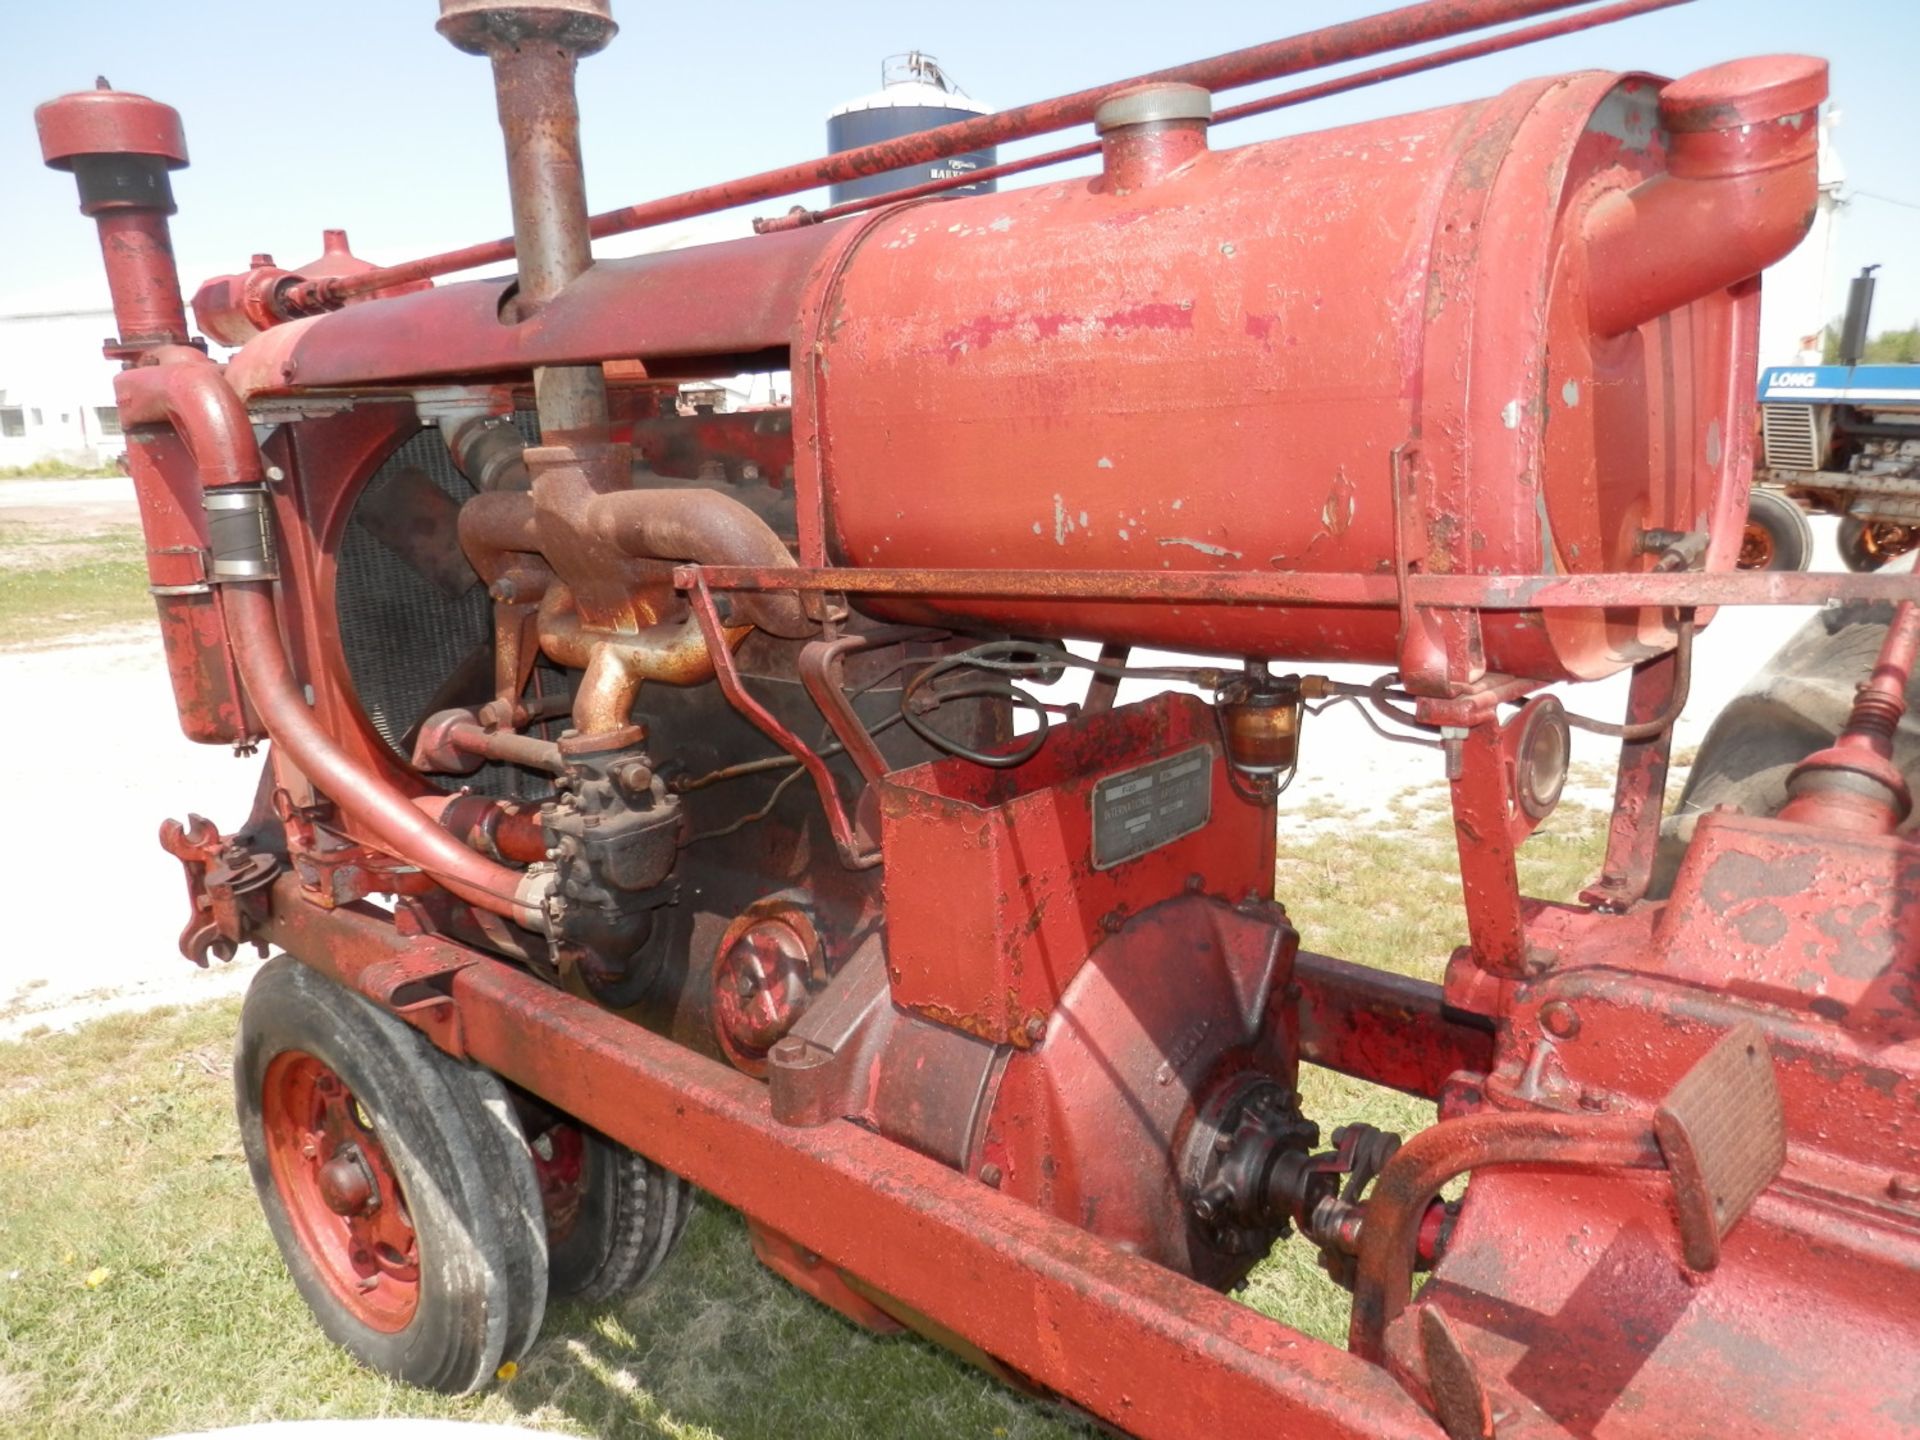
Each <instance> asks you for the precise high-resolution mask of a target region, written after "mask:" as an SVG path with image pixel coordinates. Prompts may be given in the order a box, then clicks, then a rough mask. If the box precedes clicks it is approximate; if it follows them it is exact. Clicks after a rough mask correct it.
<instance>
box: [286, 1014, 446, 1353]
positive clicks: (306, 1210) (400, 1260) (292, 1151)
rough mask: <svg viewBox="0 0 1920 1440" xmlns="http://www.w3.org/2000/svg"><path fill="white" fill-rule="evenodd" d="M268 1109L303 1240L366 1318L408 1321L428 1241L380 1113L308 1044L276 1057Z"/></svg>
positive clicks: (373, 1322) (385, 1324) (391, 1324)
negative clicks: (376, 1117)
mask: <svg viewBox="0 0 1920 1440" xmlns="http://www.w3.org/2000/svg"><path fill="white" fill-rule="evenodd" d="M260 1109H261V1122H262V1130H263V1132H264V1135H265V1138H266V1144H267V1160H268V1163H269V1165H270V1167H271V1168H272V1171H273V1179H274V1184H275V1186H276V1188H277V1189H278V1191H279V1193H280V1198H281V1201H282V1203H283V1204H284V1205H285V1206H286V1211H287V1219H288V1221H289V1223H290V1224H291V1225H292V1227H293V1231H294V1234H295V1236H296V1238H297V1239H298V1240H299V1243H300V1246H301V1248H302V1249H303V1250H304V1251H305V1252H306V1254H307V1256H308V1257H309V1258H310V1259H311V1260H312V1261H313V1263H314V1266H315V1268H316V1269H318V1271H319V1272H320V1274H321V1276H322V1277H323V1278H324V1279H325V1281H326V1283H327V1285H328V1287H329V1288H330V1289H332V1290H333V1292H334V1294H335V1295H336V1296H338V1297H339V1299H340V1301H341V1302H342V1303H343V1304H344V1305H345V1306H346V1307H347V1309H348V1310H349V1311H351V1312H352V1314H353V1315H354V1317H355V1318H356V1319H358V1320H359V1321H360V1322H361V1323H363V1324H365V1325H367V1326H368V1327H369V1328H371V1329H374V1330H383V1331H388V1332H392V1331H396V1330H402V1329H405V1328H406V1326H407V1324H408V1322H409V1321H411V1320H412V1319H413V1315H414V1312H415V1311H416V1310H417V1309H418V1308H419V1304H420V1247H419V1241H418V1239H417V1238H416V1237H415V1235H414V1232H413V1220H412V1217H411V1214H410V1213H409V1211H408V1209H407V1203H406V1197H405V1195H404V1194H402V1192H401V1189H400V1180H399V1176H398V1175H397V1174H396V1172H395V1170H394V1167H393V1162H392V1160H391V1158H390V1157H389V1156H388V1155H387V1151H386V1147H385V1146H384V1145H382V1144H381V1143H380V1137H379V1135H378V1133H377V1131H376V1128H375V1125H374V1123H373V1116H372V1115H370V1114H369V1113H368V1111H367V1110H366V1108H365V1107H364V1106H362V1105H361V1103H360V1102H359V1101H358V1100H357V1099H356V1098H355V1097H354V1094H353V1092H352V1091H351V1090H350V1089H349V1088H348V1087H347V1085H346V1083H345V1081H343V1080H342V1079H341V1078H340V1076H339V1075H337V1074H335V1073H334V1071H333V1070H332V1068H331V1067H329V1066H328V1065H327V1064H326V1062H325V1061H323V1060H321V1059H319V1058H318V1057H316V1056H313V1055H310V1054H307V1053H306V1052H305V1051H300V1050H289V1051H284V1052H282V1053H281V1054H279V1055H276V1056H275V1057H274V1059H273V1062H272V1063H271V1064H270V1065H268V1067H267V1073H266V1075H265V1076H264V1077H263V1078H262V1080H261V1106H260Z"/></svg>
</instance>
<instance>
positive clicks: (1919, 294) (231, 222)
mask: <svg viewBox="0 0 1920 1440" xmlns="http://www.w3.org/2000/svg"><path fill="white" fill-rule="evenodd" d="M8 8H9V10H10V11H11V12H12V13H10V14H9V15H8V17H7V31H8V34H7V43H6V44H5V46H4V47H0V96H5V97H7V99H8V102H9V106H10V109H9V111H8V113H9V114H11V116H12V118H11V119H10V120H8V121H6V122H5V123H4V124H0V194H4V195H5V196H6V197H7V203H6V213H7V220H8V224H7V232H6V239H5V241H4V244H3V245H0V253H4V254H5V256H6V260H7V264H6V266H5V270H4V272H3V273H0V309H5V310H18V309H24V308H40V307H42V306H56V305H58V306H66V305H75V304H81V303H86V302H87V301H88V300H90V299H93V298H96V297H97V298H100V299H103V298H104V287H103V286H102V285H101V283H100V281H99V278H98V276H99V266H98V259H97V254H96V252H95V251H94V249H93V246H92V241H91V236H90V234H89V230H90V227H89V226H87V225H86V223H85V222H84V221H83V220H82V219H81V218H80V216H79V215H78V213H77V212H76V210H75V208H74V192H73V186H72V182H71V180H70V179H69V178H68V177H66V176H64V175H56V174H54V173H52V172H50V171H46V170H44V169H42V168H41V166H40V163H39V154H38V150H37V147H36V144H35V140H34V134H33V125H32V118H31V114H30V111H31V107H32V105H33V104H34V103H36V102H37V101H39V100H42V99H45V98H48V97H50V96H53V95H55V94H58V93H60V92H62V91H65V90H71V89H76V88H84V87H86V86H88V85H91V83H92V81H93V77H94V76H95V75H96V74H105V75H107V76H108V77H110V78H111V79H112V81H113V82H114V83H115V84H116V85H118V86H120V87H122V88H125V89H132V90H139V91H142V92H145V93H147V94H150V95H153V96H155V97H156V98H159V99H163V100H166V101H167V102H169V103H170V104H173V105H175V106H176V107H178V108H179V109H180V111H181V112H182V114H183V116H184V119H185V123H186V129H187V138H188V146H189V149H190V151H191V153H192V158H193V166H192V168H191V169H189V170H187V171H185V172H184V173H182V174H180V175H177V176H176V177H175V191H176V195H177V197H178V199H179V203H180V214H179V215H178V216H177V217H176V218H175V222H174V224H175V231H174V233H175V241H176V249H177V250H178V252H179V254H180V256H181V260H182V268H183V270H184V271H185V277H184V278H185V280H186V283H187V288H188V290H189V292H191V290H192V288H193V286H194V285H195V284H197V283H198V281H199V280H200V279H203V278H205V276H206V275H208V274H212V273H214V272H215V271H217V270H225V269H235V268H239V267H241V266H243V265H244V264H245V262H246V260H247V257H248V255H249V254H250V253H252V252H253V251H256V250H265V251H269V252H271V253H272V254H274V255H275V256H276V257H277V258H278V259H280V260H281V261H282V262H285V263H295V262H298V261H300V260H303V259H307V258H310V257H311V256H312V255H314V254H316V253H317V252H318V249H319V232H320V230H321V229H322V228H323V227H325V226H330V225H338V226H345V227H346V228H347V230H348V231H349V233H350V234H351V236H352V240H353V245H354V249H355V250H356V252H358V253H360V254H362V255H365V256H368V257H370V258H373V259H376V260H383V261H392V260H399V259H404V258H407V257H408V256H410V255H413V254H416V253H421V252H424V251H428V250H436V249H442V248H447V247H450V246H453V245H457V244H463V243H466V242H468V241H472V240H478V239H484V238H491V237H493V236H496V235H500V234H503V233H505V232H506V230H507V229H508V228H509V226H508V219H507V207H506V191H505V182H504V179H503V172H502V162H501V151H500V140H499V133H498V130H497V128H496V126H495V122H494V115H493V98H492V90H491V82H490V80H489V77H488V73H487V67H486V64H485V62H483V61H480V60H477V59H475V58H473V57H471V56H466V55H462V54H460V53H458V52H457V51H455V50H454V49H453V47H452V46H450V45H448V44H447V43H446V42H445V41H444V40H441V39H440V38H439V37H438V36H437V35H435V34H434V32H433V18H434V16H435V14H436V13H437V10H436V7H435V5H434V4H433V3H432V0H332V3H329V4H326V5H311V4H303V5H292V4H286V3H264V0H191V3H188V0H176V3H173V4H168V5H154V4H152V3H151V0H63V3H52V4H42V3H31V4H29V3H26V0H16V4H14V5H10V6H9V7H8ZM1383 8H1386V5H1385V3H1384V0H1323V3H1316V4H1311V5H1307V4H1272V3H1269V4H1255V3H1244V0H1234V3H1228V0H1216V3H1207V0H1201V3H1193V4H1185V5H1173V4H1168V3H1166V0H1100V3H1097V4H1096V3H1081V0H1071V3H1069V0H1022V3H1014V0H967V3H964V4H961V3H951V0H941V3H924V4H907V3H898V0H895V3H884V0H815V3H801V0H793V3H772V0H734V3H731V4H724V3H723V4H718V5H702V6H665V5H660V4H652V3H650V4H644V5H643V4H639V3H635V0H627V3H624V4H623V3H622V0H615V5H614V11H615V15H616V17H617V18H619V19H621V20H622V22H623V25H624V28H623V30H622V32H621V34H620V35H619V36H618V37H617V38H616V39H615V40H614V41H613V43H612V45H611V46H610V47H609V48H608V49H607V50H606V51H604V52H603V53H602V54H600V55H598V56H595V57H593V58H591V59H589V60H587V61H585V62H584V63H583V64H582V66H581V72H580V92H581V107H582V112H583V116H584V137H585V149H586V159H587V174H588V198H589V201H590V203H591V204H592V205H593V207H594V208H595V209H606V208H611V207H613V206H615V205H620V204H624V203H628V202H631V201H634V200H640V199H646V198H649V197H652V196H655V195H661V194H667V193H671V192H674V191H678V190H682V189H686V188H689V187H691V186H694V185H698V184H701V183H704V182H707V181H711V180H718V179H722V178H726V177H728V176H732V175H736V174H744V173H748V172H751V171H754V170H759V169H764V168H767V167H769V166H772V165H777V164H781V163H784V162H787V161H792V160H799V159H805V158H807V157H808V156H810V155H814V154H818V153H820V151H821V150H822V149H823V148H824V118H823V117H824V115H825V113H826V111H827V110H828V109H829V108H830V107H831V106H832V105H834V104H836V103H837V102H839V101H841V100H843V99H846V98H849V97H851V96H854V95H857V94H860V93H863V92H865V91H867V90H870V89H873V88H874V86H875V85H876V83H877V77H878V70H879V60H880V57H881V56H883V55H885V54H888V53H891V52H895V51H900V50H905V49H908V48H911V47H917V48H920V49H922V50H926V51H929V52H931V53H932V54H934V55H937V56H938V57H939V58H940V60H941V62H942V64H943V65H944V66H945V67H946V68H947V70H948V71H949V72H950V73H951V74H953V75H954V76H955V77H957V78H958V79H959V80H960V81H961V83H963V84H964V85H965V86H966V87H967V89H968V90H970V91H971V92H972V93H974V94H975V95H977V96H979V97H981V98H982V99H984V100H986V101H988V102H990V103H992V104H994V105H997V106H1007V105H1013V104H1018V103H1021V102H1023V101H1027V100H1033V99H1039V98H1042V97H1044V96H1047V95H1052V94H1057V93H1060V92H1063V91H1067V90H1073V89H1078V88H1080V87H1082V86H1086V85H1091V84H1096V83H1099V82H1102V81H1107V80H1114V79H1119V78H1122V77H1125V76H1129V75H1133V74H1137V73H1140V72H1142V71H1145V70H1150V69H1154V68H1156V67H1159V66H1164V65H1167V64H1170V63H1174V62H1177V61H1180V60H1187V59H1195V58H1198V57H1201V56H1206V55H1212V54H1216V53H1218V52H1220V51H1223V50H1228V49H1233V48H1235V47H1238V46H1242V45H1248V44H1253V43H1256V42H1259V41H1263V40H1270V39H1273V38H1275V37H1277V36H1280V35H1284V34H1288V33H1292V32H1296V31H1299V30H1302V29H1306V28H1309V27H1311V26H1313V25H1318V24H1325V23H1329V22H1332V21H1335V20H1341V19H1347V18H1351V17H1353V16H1356V15H1362V14H1367V13H1371V12H1373V11H1375V10H1378V9H1383ZM1772 51H1802V52H1807V53H1812V54H1818V55H1824V56H1826V57H1827V58H1828V59H1829V60H1830V61H1831V62H1832V65H1833V91H1834V97H1835V103H1836V105H1837V106H1838V107H1839V109H1840V110H1841V112H1842V116H1843V119H1842V123H1841V126H1840V129H1839V131H1838V141H1839V148H1840V154H1841V157H1842V160H1843V162H1844V164H1845V168H1846V171H1847V176H1848V180H1849V184H1850V187H1851V188H1852V190H1853V191H1854V192H1855V194H1856V198H1855V199H1853V201H1852V202H1851V203H1850V205H1849V206H1848V208H1847V210H1846V212H1845V213H1844V216H1843V218H1842V220H1841V223H1840V230H1839V241H1838V245H1837V246H1836V257H1835V271H1836V276H1835V289H1834V294H1835V296H1836V297H1838V296H1840V295H1842V294H1843V293H1844V289H1843V286H1842V285H1841V283H1840V281H1841V279H1842V277H1844V276H1846V275H1848V274H1851V273H1852V272H1853V271H1854V270H1856V269H1858V267H1859V266H1860V265H1861V264H1863V263H1866V262H1879V263H1881V264H1883V265H1884V266H1885V267H1886V269H1885V270H1884V271H1883V272H1882V283H1881V287H1880V298H1879V304H1878V309H1877V313H1876V317H1875V318H1876V321H1877V322H1878V327H1885V326H1891V325H1896V324H1904V323H1907V322H1908V321H1909V320H1911V319H1917V318H1920V208H1906V207H1905V206H1902V205H1897V204H1893V203H1889V201H1888V200H1884V199H1877V198H1870V197H1871V196H1885V197H1891V199H1892V200H1895V201H1904V202H1906V203H1907V205H1909V206H1915V207H1920V166H1916V165H1915V164H1914V163H1913V156H1914V154H1915V147H1914V142H1913V132H1914V129H1915V126H1916V121H1915V116H1914V111H1913V94H1914V90H1915V75H1916V64H1917V62H1920V0H1825V3H1810V0H1697V3H1694V4H1691V5H1686V6H1682V7H1681V8H1679V9H1677V10H1668V11H1663V12H1659V13H1656V14H1653V15H1650V16H1644V17H1641V18H1639V19H1635V20H1632V21H1628V22H1626V23H1624V24H1621V25H1617V26H1613V27H1609V28H1606V29H1602V30H1598V31H1593V32H1588V33H1586V34H1582V35H1578V36H1573V37H1569V38H1567V39H1563V40H1559V41H1554V42H1550V43H1548V44H1545V45H1540V46H1533V47H1528V48H1526V49H1522V50H1519V51H1515V52H1510V53H1508V54H1504V55H1499V56H1494V57H1490V58H1488V59H1484V60H1479V61H1475V62H1471V63H1469V64H1467V65H1463V66H1458V67H1453V68H1451V69H1447V70H1443V71H1439V72H1436V73H1434V74H1431V75H1427V76H1420V77H1416V78H1414V79H1412V80H1407V81H1400V82H1396V83H1394V84H1392V85H1389V86H1385V87H1382V88H1379V89H1375V90H1369V91H1361V92H1358V93H1356V94H1354V95H1350V96H1343V97H1339V98H1336V99H1334V100H1330V101H1323V102H1320V103H1318V104H1315V105H1310V106H1305V107H1301V108H1299V109H1296V110H1292V111H1288V112H1285V113H1283V114H1281V115H1278V116H1272V117H1265V118H1263V119H1259V120H1254V121H1248V122H1245V123H1242V124H1240V125H1236V126H1234V127H1232V128H1231V129H1228V130H1224V131H1222V132H1221V134H1220V135H1219V136H1218V137H1217V140H1216V143H1217V144H1219V145H1238V144H1244V143H1247V142H1248V141H1252V140H1257V139H1263V138H1267V137H1269V136H1273V135H1278V134H1285V133H1291V132H1294V131H1299V130H1307V129H1318V128H1322V127H1325V126H1330V125H1337V124H1342V123H1347V122H1350V121H1354V120H1359V119H1366V118H1370V117H1373V116H1376V115H1380V114H1384V113H1389V112H1390V111H1404V110H1414V109H1421V108H1425V107H1427V106H1432V105H1438V104H1445V103H1448V102H1450V101H1456V100H1462V99H1468V98H1472V97H1475V96H1480V95H1485V94H1490V93H1492V92H1494V91H1497V90H1499V89H1501V88H1503V87H1504V86H1506V85H1507V84H1510V83H1512V82H1513V81H1516V80H1519V79H1522V78H1525V77H1527V76H1531V75H1538V74H1545V73H1551V72H1555V71H1564V70H1575V69H1590V68H1607V69H1642V70H1652V71H1657V72H1663V73H1666V74H1670V75H1677V74H1682V73H1685V72H1686V71H1688V70H1691V69H1695V68H1698V67H1700V66H1702V65H1706V64H1711V63H1713V62H1715V61H1718V60H1723V59H1728V58H1731V57H1733V56H1735V55H1743V54H1763V53H1767V52H1772ZM1259 88H1260V89H1265V88H1272V87H1259ZM1255 93H1259V90H1258V89H1254V90H1247V91H1240V92H1234V93H1233V94H1232V95H1230V96H1229V97H1228V99H1229V100H1231V99H1242V98H1246V97H1247V96H1249V95H1252V94H1255ZM1043 143H1050V144H1058V143H1060V142H1059V141H1057V140H1054V141H1051V142H1043ZM1034 148H1038V146H1036V145H1034V144H1027V145H1021V146H1014V147H1009V148H1008V149H1006V150H1005V151H1003V155H1002V158H1011V157H1012V156H1014V155H1017V154H1021V153H1025V152H1027V151H1030V150H1032V149H1034ZM1043 173H1047V172H1043ZM1050 173H1061V172H1050ZM786 203H788V202H784V201H783V202H777V203H775V204H773V205H770V206H766V207H761V208H762V209H763V210H768V211H777V210H779V209H782V208H784V207H785V205H786ZM618 248H619V247H618V246H617V244H613V243H610V244H609V245H607V246H605V247H603V253H613V252H614V251H616V250H617V249H618ZM1835 303H1836V306H1837V304H1838V299H1837V298H1836V302H1835ZM1878 327H1877V328H1878Z"/></svg>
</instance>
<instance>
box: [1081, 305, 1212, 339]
mask: <svg viewBox="0 0 1920 1440" xmlns="http://www.w3.org/2000/svg"><path fill="white" fill-rule="evenodd" d="M1100 324H1101V326H1102V327H1103V328H1105V329H1108V330H1114V331H1118V332H1120V333H1122V334H1125V333H1126V332H1127V331H1130V330H1191V329H1192V328H1193V302H1192V301H1186V302H1184V303H1182V304H1178V305H1176V304H1173V303H1171V302H1169V301H1165V300H1159V301H1153V302H1151V303H1149V304H1146V305H1136V306H1134V307H1133V308H1132V309H1131V310H1116V311H1114V312H1113V313H1112V314H1111V315H1102V316H1101V317H1100Z"/></svg>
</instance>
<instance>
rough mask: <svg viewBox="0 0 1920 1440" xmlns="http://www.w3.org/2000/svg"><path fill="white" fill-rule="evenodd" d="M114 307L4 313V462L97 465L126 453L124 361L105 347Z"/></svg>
mask: <svg viewBox="0 0 1920 1440" xmlns="http://www.w3.org/2000/svg"><path fill="white" fill-rule="evenodd" d="M113 331H114V324H113V312H112V311H111V310H106V309H100V310H36V311H20V312H15V313H12V314H0V469H8V468H12V467H15V466H22V465H35V464H40V463H45V462H55V463H60V464H67V465H77V466H84V467H86V468H89V469H92V468H95V467H99V466H110V465H112V464H113V462H114V460H115V458H116V457H118V456H120V455H122V454H124V453H125V452H126V444H125V442H124V441H123V440H122V439H121V437H120V412H119V411H118V410H117V409H116V408H115V407H114V403H113V374H114V371H115V370H116V369H117V368H118V367H117V366H116V365H115V364H114V362H112V361H111V360H108V359H106V358H105V357H104V356H103V355H101V353H100V346H101V344H102V342H103V341H104V340H105V339H106V338H107V337H108V336H110V335H112V334H113Z"/></svg>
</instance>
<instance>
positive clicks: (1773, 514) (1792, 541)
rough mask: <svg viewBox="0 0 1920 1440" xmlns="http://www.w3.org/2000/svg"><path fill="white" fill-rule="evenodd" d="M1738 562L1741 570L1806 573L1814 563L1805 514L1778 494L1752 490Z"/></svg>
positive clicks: (1810, 526)
mask: <svg viewBox="0 0 1920 1440" xmlns="http://www.w3.org/2000/svg"><path fill="white" fill-rule="evenodd" d="M1737 563H1738V565H1739V567H1740V568H1741V569H1742V570H1805V569H1806V568H1807V567H1808V566H1809V565H1810V564H1812V563H1813V526H1812V525H1811V524H1809V523H1808V521H1807V516H1806V512H1805V511H1803V510H1802V509H1801V508H1800V507H1799V506H1798V505H1796V504H1794V503H1793V501H1791V500H1789V499H1788V498H1787V497H1786V496H1784V495H1782V494H1780V493H1779V492H1778V491H1775V490H1755V491H1752V492H1751V493H1750V494H1749V495H1748V496H1747V528H1746V529H1745V531H1743V532H1742V534H1741V536H1740V558H1739V560H1738V562H1737Z"/></svg>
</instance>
